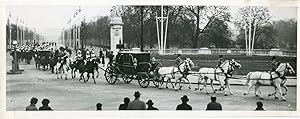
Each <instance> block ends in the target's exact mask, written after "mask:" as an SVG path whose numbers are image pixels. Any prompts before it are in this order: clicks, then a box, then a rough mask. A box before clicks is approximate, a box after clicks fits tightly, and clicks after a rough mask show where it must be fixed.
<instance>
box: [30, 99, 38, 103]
mask: <svg viewBox="0 0 300 119" xmlns="http://www.w3.org/2000/svg"><path fill="white" fill-rule="evenodd" d="M37 102H38V99H37V98H35V97H32V98H31V100H30V104H36V103H37Z"/></svg>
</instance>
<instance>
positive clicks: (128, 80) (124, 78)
mask: <svg viewBox="0 0 300 119" xmlns="http://www.w3.org/2000/svg"><path fill="white" fill-rule="evenodd" d="M122 78H123V81H124V82H125V83H130V82H131V81H132V79H133V76H131V77H129V76H127V75H123V76H122Z"/></svg>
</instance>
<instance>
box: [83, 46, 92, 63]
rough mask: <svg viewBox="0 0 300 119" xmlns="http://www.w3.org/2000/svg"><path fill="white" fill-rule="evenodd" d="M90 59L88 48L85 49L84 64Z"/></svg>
mask: <svg viewBox="0 0 300 119" xmlns="http://www.w3.org/2000/svg"><path fill="white" fill-rule="evenodd" d="M90 59H91V52H90V50H89V49H87V50H86V53H85V62H84V64H86V63H87V62H89V61H90Z"/></svg>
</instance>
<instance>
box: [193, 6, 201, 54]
mask: <svg viewBox="0 0 300 119" xmlns="http://www.w3.org/2000/svg"><path fill="white" fill-rule="evenodd" d="M199 12H200V7H199V6H197V16H196V17H197V22H196V23H197V24H196V34H195V35H194V38H193V45H192V46H193V48H197V47H198V40H199V34H200V32H199V31H200V29H199V23H200V18H199V17H200V15H199Z"/></svg>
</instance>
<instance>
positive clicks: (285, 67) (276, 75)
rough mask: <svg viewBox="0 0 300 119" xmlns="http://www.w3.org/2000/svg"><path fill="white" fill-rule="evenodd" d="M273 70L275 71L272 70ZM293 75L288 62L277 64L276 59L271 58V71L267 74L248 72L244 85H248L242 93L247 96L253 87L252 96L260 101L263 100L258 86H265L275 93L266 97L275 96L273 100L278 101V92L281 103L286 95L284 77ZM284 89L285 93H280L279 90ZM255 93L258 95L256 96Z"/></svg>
mask: <svg viewBox="0 0 300 119" xmlns="http://www.w3.org/2000/svg"><path fill="white" fill-rule="evenodd" d="M274 69H275V70H274ZM287 73H289V74H294V73H295V71H294V69H293V67H292V66H291V65H290V64H289V63H288V62H283V63H279V61H278V60H277V59H276V57H272V62H271V69H270V71H268V72H261V71H255V72H249V73H248V74H247V77H246V80H247V81H246V83H245V85H249V87H248V90H247V91H246V92H245V93H244V95H248V94H249V92H250V89H251V88H252V87H253V86H255V90H254V95H255V96H257V97H260V99H263V97H262V96H261V91H260V86H261V85H266V86H274V88H275V92H274V93H271V94H269V95H268V96H272V95H274V96H275V99H278V97H277V95H276V93H278V92H279V94H280V96H281V97H282V100H283V101H286V100H285V97H284V96H285V95H286V94H287V91H288V89H287V86H286V85H285V83H286V81H287V79H286V77H285V75H287ZM282 87H283V88H284V89H285V90H286V92H282V90H281V88H282ZM257 92H258V93H259V94H257Z"/></svg>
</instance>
